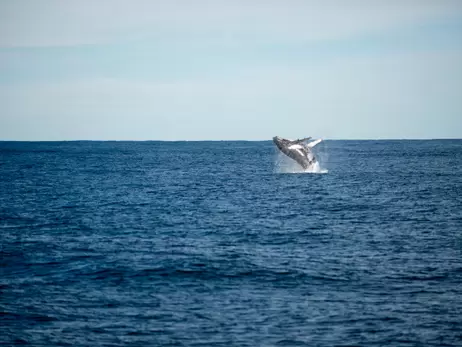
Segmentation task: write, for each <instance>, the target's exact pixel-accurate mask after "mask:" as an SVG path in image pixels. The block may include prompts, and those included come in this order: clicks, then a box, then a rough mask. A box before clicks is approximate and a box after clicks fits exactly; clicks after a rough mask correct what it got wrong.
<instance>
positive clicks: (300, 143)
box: [273, 136, 322, 170]
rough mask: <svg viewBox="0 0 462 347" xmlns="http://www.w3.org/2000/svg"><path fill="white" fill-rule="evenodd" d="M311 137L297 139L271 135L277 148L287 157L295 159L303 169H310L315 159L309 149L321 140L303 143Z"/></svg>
mask: <svg viewBox="0 0 462 347" xmlns="http://www.w3.org/2000/svg"><path fill="white" fill-rule="evenodd" d="M310 139H311V137H306V138H303V139H298V140H288V139H283V138H282V137H279V136H275V137H273V142H274V144H275V145H276V146H277V148H279V150H280V151H281V152H282V153H284V154H285V155H287V156H288V157H289V158H291V159H293V160H295V161H296V162H297V163H298V164H299V165H300V166H301V167H302V168H303V169H304V170H308V169H312V168H313V166H314V164H316V162H317V160H316V157H315V156H314V153H313V151H312V150H311V149H312V148H313V147H314V146H316V145H317V144H318V143H320V142H321V141H322V139H319V140H315V141H312V142H310V143H305V141H308V140H310Z"/></svg>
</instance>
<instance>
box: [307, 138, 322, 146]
mask: <svg viewBox="0 0 462 347" xmlns="http://www.w3.org/2000/svg"><path fill="white" fill-rule="evenodd" d="M320 142H322V139H319V140H316V141H313V142H310V143H309V144H307V146H308V148H313V147H314V146H316V145H317V144H318V143H320Z"/></svg>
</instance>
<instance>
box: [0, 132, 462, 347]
mask: <svg viewBox="0 0 462 347" xmlns="http://www.w3.org/2000/svg"><path fill="white" fill-rule="evenodd" d="M316 152H317V154H318V158H319V161H320V166H321V169H322V170H320V172H323V173H300V172H295V173H287V172H293V171H294V170H293V168H292V169H290V170H287V168H286V166H287V165H289V164H287V163H284V159H281V156H280V155H278V154H277V152H276V150H275V146H274V145H273V144H272V142H270V141H264V142H50V143H46V142H35V143H34V142H28V143H27V142H0V233H1V234H0V235H1V236H0V241H1V259H0V260H1V263H0V312H1V313H0V345H2V346H13V345H32V346H461V345H462V140H431V141H325V142H323V143H321V144H320V145H318V146H317V147H316ZM281 163H282V164H281ZM295 171H296V170H295Z"/></svg>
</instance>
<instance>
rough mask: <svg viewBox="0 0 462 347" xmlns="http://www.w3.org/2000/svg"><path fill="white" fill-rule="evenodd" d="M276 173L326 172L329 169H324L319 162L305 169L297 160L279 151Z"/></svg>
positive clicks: (275, 165)
mask: <svg viewBox="0 0 462 347" xmlns="http://www.w3.org/2000/svg"><path fill="white" fill-rule="evenodd" d="M274 172H275V173H317V174H325V173H328V172H329V171H328V170H326V169H323V168H322V167H321V165H320V164H319V162H316V163H315V164H314V165H313V166H312V167H310V168H308V169H306V170H304V169H303V168H302V167H301V166H300V165H298V164H297V162H296V161H295V160H292V159H290V158H289V157H287V156H286V155H285V154H283V153H281V152H279V151H278V153H277V155H276V157H275V163H274Z"/></svg>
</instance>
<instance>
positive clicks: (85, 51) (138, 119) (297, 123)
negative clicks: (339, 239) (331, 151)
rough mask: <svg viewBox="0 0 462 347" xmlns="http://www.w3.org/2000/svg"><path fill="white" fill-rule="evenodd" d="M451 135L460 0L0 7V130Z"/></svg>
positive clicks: (458, 119) (7, 133)
mask: <svg viewBox="0 0 462 347" xmlns="http://www.w3.org/2000/svg"><path fill="white" fill-rule="evenodd" d="M275 135H280V136H284V137H294V138H295V137H302V136H313V137H322V138H326V139H358V138H362V139H377V138H462V1H459V0H453V1H445V0H434V1H433V0H420V1H406V0H404V1H398V0H391V1H380V0H375V1H374V0H373V1H366V0H364V1H360V0H351V1H341V0H338V1H334V0H332V1H329V0H326V1H309V0H306V1H301V0H299V1H296V0H289V1H276V0H269V1H259V0H254V1H240V0H238V1H229V0H228V1H225V0H216V1H202V0H198V1H186V0H183V1H178V0H170V1H155V0H135V1H128V0H127V1H117V0H98V1H47V0H42V1H32V0H31V1H21V0H15V1H1V0H0V140H78V139H84V140H88V139H91V140H206V139H211V140H222V139H223V140H229V139H247V140H263V139H270V138H271V137H272V136H275Z"/></svg>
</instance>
